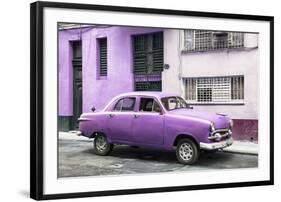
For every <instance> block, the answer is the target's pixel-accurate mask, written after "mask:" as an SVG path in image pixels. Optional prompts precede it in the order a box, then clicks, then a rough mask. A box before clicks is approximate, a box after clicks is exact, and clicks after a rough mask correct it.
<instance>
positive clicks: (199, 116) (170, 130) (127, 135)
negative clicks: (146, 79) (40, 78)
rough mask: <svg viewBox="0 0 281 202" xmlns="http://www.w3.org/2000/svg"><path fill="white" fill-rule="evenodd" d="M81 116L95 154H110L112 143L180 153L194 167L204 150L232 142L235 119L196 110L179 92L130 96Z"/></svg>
mask: <svg viewBox="0 0 281 202" xmlns="http://www.w3.org/2000/svg"><path fill="white" fill-rule="evenodd" d="M93 111H94V112H92V113H84V114H82V115H81V117H80V118H79V129H80V132H81V135H83V136H85V137H88V138H94V151H95V153H96V154H98V155H107V154H109V153H110V151H111V150H112V149H113V145H114V144H126V145H131V146H137V147H157V148H163V149H168V150H173V149H175V150H176V156H177V159H178V161H179V162H180V163H183V164H193V163H195V162H196V161H197V159H198V157H199V153H200V150H208V151H216V150H218V149H222V148H224V147H228V146H230V145H231V144H232V142H233V140H232V137H231V133H232V132H231V130H232V127H233V122H232V120H231V119H230V118H229V117H228V116H226V115H223V114H216V113H207V112H200V111H196V110H194V109H193V108H192V107H190V106H189V105H188V104H187V103H186V102H185V100H184V99H183V98H181V97H180V96H178V95H176V94H168V93H162V92H131V93H126V94H121V95H119V96H117V97H115V98H113V99H112V100H111V101H110V102H109V104H108V105H107V106H106V107H105V108H104V109H103V110H101V111H98V112H95V110H94V108H93Z"/></svg>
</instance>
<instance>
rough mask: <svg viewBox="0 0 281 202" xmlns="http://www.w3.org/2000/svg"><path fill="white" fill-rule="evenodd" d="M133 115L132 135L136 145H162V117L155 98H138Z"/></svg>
mask: <svg viewBox="0 0 281 202" xmlns="http://www.w3.org/2000/svg"><path fill="white" fill-rule="evenodd" d="M139 99H140V100H139V106H138V110H137V112H135V113H134V120H133V133H134V140H135V142H137V143H141V144H148V145H151V144H153V145H162V144H163V143H164V115H163V113H162V109H161V107H160V105H159V103H158V101H157V100H156V99H155V98H152V97H140V98H139Z"/></svg>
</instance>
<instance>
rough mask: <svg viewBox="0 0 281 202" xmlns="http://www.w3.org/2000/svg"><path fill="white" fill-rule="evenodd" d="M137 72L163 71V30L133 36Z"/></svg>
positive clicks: (134, 60) (151, 72)
mask: <svg viewBox="0 0 281 202" xmlns="http://www.w3.org/2000/svg"><path fill="white" fill-rule="evenodd" d="M133 47H134V49H133V50H134V51H133V62H134V73H135V74H153V73H160V72H161V71H163V32H157V33H152V34H143V35H136V36H133Z"/></svg>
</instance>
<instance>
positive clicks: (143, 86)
mask: <svg viewBox="0 0 281 202" xmlns="http://www.w3.org/2000/svg"><path fill="white" fill-rule="evenodd" d="M135 90H136V91H161V90H162V81H137V82H135Z"/></svg>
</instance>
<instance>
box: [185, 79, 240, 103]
mask: <svg viewBox="0 0 281 202" xmlns="http://www.w3.org/2000/svg"><path fill="white" fill-rule="evenodd" d="M184 85H185V98H186V100H187V101H188V102H190V103H229V102H231V103H241V102H243V100H244V76H225V77H198V78H185V79H184Z"/></svg>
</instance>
